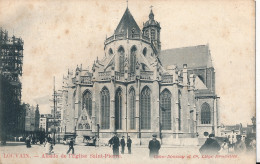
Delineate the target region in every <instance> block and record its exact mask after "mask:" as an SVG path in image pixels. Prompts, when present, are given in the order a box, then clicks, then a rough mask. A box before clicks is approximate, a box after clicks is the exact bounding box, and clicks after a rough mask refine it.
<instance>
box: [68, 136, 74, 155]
mask: <svg viewBox="0 0 260 164" xmlns="http://www.w3.org/2000/svg"><path fill="white" fill-rule="evenodd" d="M73 145H74V143H73V138H71V140H70V143H69V150H68V151H67V154H69V152H70V150H72V154H74V147H73Z"/></svg>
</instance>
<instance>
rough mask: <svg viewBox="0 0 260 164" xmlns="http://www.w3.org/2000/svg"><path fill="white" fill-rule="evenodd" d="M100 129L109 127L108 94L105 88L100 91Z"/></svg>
mask: <svg viewBox="0 0 260 164" xmlns="http://www.w3.org/2000/svg"><path fill="white" fill-rule="evenodd" d="M100 100H101V129H109V127H110V95H109V91H108V89H107V88H104V89H103V90H102V91H101V99H100Z"/></svg>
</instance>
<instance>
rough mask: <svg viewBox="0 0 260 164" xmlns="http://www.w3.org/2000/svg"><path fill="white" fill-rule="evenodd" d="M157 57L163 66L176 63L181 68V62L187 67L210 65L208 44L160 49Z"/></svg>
mask: <svg viewBox="0 0 260 164" xmlns="http://www.w3.org/2000/svg"><path fill="white" fill-rule="evenodd" d="M159 58H160V61H161V63H162V65H163V66H164V67H166V66H169V65H177V67H178V68H180V69H181V68H183V64H187V66H188V68H203V67H207V68H209V67H212V61H211V55H210V51H209V47H208V45H199V46H192V47H183V48H175V49H168V50H162V51H161V54H160V56H159Z"/></svg>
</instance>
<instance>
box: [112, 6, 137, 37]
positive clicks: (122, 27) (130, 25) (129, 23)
mask: <svg viewBox="0 0 260 164" xmlns="http://www.w3.org/2000/svg"><path fill="white" fill-rule="evenodd" d="M127 29H128V35H129V36H130V35H131V31H132V29H134V31H135V32H134V33H135V34H140V31H141V30H140V28H139V26H138V25H137V23H136V21H135V19H134V17H133V16H132V14H131V13H130V11H129V9H128V8H126V10H125V13H124V15H123V17H122V18H121V20H120V22H119V24H118V25H117V28H116V30H115V34H122V33H126V31H127Z"/></svg>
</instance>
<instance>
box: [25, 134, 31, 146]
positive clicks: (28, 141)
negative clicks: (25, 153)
mask: <svg viewBox="0 0 260 164" xmlns="http://www.w3.org/2000/svg"><path fill="white" fill-rule="evenodd" d="M25 142H26V147H27V148H30V147H31V138H30V136H28V137H27V138H26V140H25Z"/></svg>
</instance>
